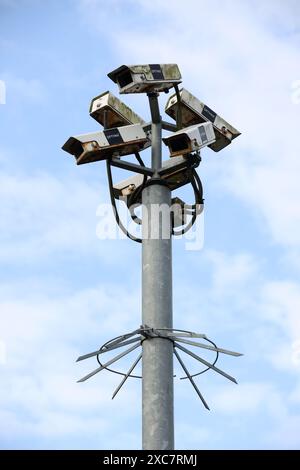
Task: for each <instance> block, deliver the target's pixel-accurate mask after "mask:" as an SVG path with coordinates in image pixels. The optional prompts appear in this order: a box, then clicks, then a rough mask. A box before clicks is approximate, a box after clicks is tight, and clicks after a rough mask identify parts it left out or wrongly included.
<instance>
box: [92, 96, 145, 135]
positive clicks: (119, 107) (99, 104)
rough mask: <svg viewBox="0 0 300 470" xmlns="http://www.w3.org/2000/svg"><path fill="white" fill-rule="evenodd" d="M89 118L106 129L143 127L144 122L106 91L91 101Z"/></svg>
mask: <svg viewBox="0 0 300 470" xmlns="http://www.w3.org/2000/svg"><path fill="white" fill-rule="evenodd" d="M89 113H90V116H91V117H92V118H93V119H95V120H96V121H97V122H98V123H99V124H101V125H102V126H105V127H106V128H109V129H110V128H112V127H121V126H127V125H129V124H141V125H142V126H143V125H145V124H146V123H145V121H144V120H143V119H142V118H141V117H140V116H138V115H137V114H136V113H135V112H134V111H133V110H132V109H130V108H129V106H127V105H126V104H125V103H123V102H122V101H121V100H119V98H117V97H116V96H114V95H113V94H112V93H111V92H109V91H106V92H104V93H102V94H101V95H98V96H96V97H95V98H93V99H92V101H91V104H90V110H89Z"/></svg>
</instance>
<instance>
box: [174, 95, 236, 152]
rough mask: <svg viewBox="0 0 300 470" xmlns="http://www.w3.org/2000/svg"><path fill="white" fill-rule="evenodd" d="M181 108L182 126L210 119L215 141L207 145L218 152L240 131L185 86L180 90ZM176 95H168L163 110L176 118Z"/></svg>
mask: <svg viewBox="0 0 300 470" xmlns="http://www.w3.org/2000/svg"><path fill="white" fill-rule="evenodd" d="M180 98H181V109H182V124H183V125H184V126H191V125H193V124H200V123H202V122H207V121H210V122H212V124H213V127H214V131H215V134H216V141H215V142H213V143H212V144H210V145H209V147H210V148H211V149H212V150H214V151H215V152H219V151H220V150H222V149H223V148H224V147H226V146H227V145H229V144H230V143H231V141H232V140H233V139H235V138H236V137H238V136H239V135H240V132H239V131H238V130H236V129H235V128H234V127H233V126H231V125H230V124H228V122H226V121H225V119H223V118H221V117H220V116H218V115H217V114H216V113H215V112H214V111H213V110H211V109H210V108H209V107H208V106H206V105H205V104H204V103H202V102H201V101H200V100H198V98H196V97H195V96H193V95H192V94H191V93H190V92H189V91H187V90H186V89H185V88H182V90H180ZM177 106H178V102H177V96H176V95H172V96H170V98H169V100H168V102H167V104H166V108H165V112H166V113H167V114H168V115H169V116H171V117H172V118H173V119H176V114H177Z"/></svg>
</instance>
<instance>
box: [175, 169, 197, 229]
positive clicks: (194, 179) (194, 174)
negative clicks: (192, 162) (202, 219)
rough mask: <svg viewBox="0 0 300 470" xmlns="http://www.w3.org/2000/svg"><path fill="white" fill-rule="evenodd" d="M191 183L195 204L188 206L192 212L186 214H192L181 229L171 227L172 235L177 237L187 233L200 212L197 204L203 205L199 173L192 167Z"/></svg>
mask: <svg viewBox="0 0 300 470" xmlns="http://www.w3.org/2000/svg"><path fill="white" fill-rule="evenodd" d="M191 184H192V187H193V190H194V195H195V204H193V205H189V206H188V208H189V209H193V212H192V214H188V215H192V218H191V220H190V221H189V223H188V224H187V225H186V226H185V227H184V228H183V229H180V230H174V228H172V235H174V236H175V237H178V236H181V235H184V234H185V233H187V232H188V231H189V230H190V229H191V228H192V226H193V225H194V223H195V222H196V218H197V216H198V215H199V214H200V213H201V212H202V211H201V212H199V208H198V207H199V205H203V187H202V183H201V180H200V178H199V175H198V174H197V172H196V170H195V169H194V168H193V169H192V175H191Z"/></svg>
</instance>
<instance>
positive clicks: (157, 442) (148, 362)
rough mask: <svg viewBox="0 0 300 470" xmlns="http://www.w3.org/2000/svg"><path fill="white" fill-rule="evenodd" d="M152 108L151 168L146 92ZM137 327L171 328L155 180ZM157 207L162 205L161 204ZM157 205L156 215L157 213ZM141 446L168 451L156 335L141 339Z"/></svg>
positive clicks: (167, 241) (165, 193)
mask: <svg viewBox="0 0 300 470" xmlns="http://www.w3.org/2000/svg"><path fill="white" fill-rule="evenodd" d="M149 101H150V108H151V112H152V168H153V169H154V170H157V169H158V168H159V167H161V162H162V159H161V129H162V128H161V118H160V116H159V109H158V101H157V96H156V95H154V94H151V95H149ZM142 203H143V244H142V265H143V270H142V311H143V325H147V326H149V327H152V328H172V326H173V325H172V321H173V318H172V317H173V315H172V246H171V234H170V214H169V211H168V210H166V211H165V212H164V209H163V206H164V208H165V209H166V208H168V207H170V205H171V191H170V189H169V188H168V187H167V186H165V185H162V184H160V182H159V180H158V181H157V182H155V180H154V181H153V184H151V185H149V186H147V187H146V188H145V189H144V190H143V194H142ZM161 205H163V206H161ZM159 208H162V212H161V214H162V215H161V216H159V217H157V214H158V213H159ZM142 375H143V380H142V387H143V391H142V401H143V405H142V406H143V412H142V415H143V449H146V450H156V449H157V450H164V449H165V450H172V449H174V398H173V344H172V342H171V341H168V340H166V339H162V338H151V339H147V340H146V341H144V342H143V357H142Z"/></svg>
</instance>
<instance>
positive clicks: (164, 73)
mask: <svg viewBox="0 0 300 470" xmlns="http://www.w3.org/2000/svg"><path fill="white" fill-rule="evenodd" d="M108 77H109V78H110V79H111V80H113V81H114V82H115V83H117V84H118V86H119V91H120V93H121V94H122V93H145V92H160V91H166V90H169V89H170V88H172V87H173V86H174V84H179V83H181V74H180V71H179V68H178V65H177V64H145V65H122V66H121V67H118V68H117V69H115V70H113V71H112V72H110V73H109V74H108Z"/></svg>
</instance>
